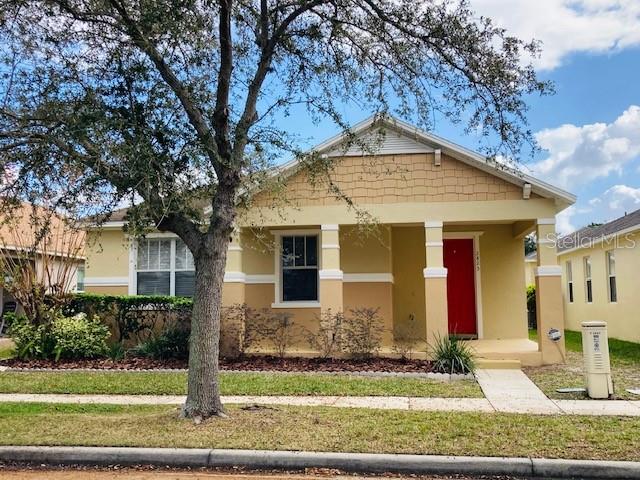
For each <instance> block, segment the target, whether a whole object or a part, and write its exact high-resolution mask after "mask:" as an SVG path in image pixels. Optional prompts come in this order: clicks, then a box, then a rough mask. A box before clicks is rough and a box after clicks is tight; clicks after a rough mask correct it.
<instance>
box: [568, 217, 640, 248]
mask: <svg viewBox="0 0 640 480" xmlns="http://www.w3.org/2000/svg"><path fill="white" fill-rule="evenodd" d="M636 230H640V209H638V210H636V211H634V212H631V213H628V214H625V215H624V216H622V217H620V218H616V219H615V220H612V221H610V222H608V223H604V224H602V225H598V226H597V227H584V228H581V229H580V230H576V231H575V232H573V233H570V234H569V235H565V236H564V237H562V238H560V239H559V240H558V247H557V250H558V253H568V252H570V251H573V250H578V249H580V248H588V247H591V246H592V245H594V244H597V243H600V242H601V241H603V240H605V239H607V238H609V237H612V236H615V235H620V234H623V233H630V232H633V231H636Z"/></svg>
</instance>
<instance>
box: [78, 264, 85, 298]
mask: <svg viewBox="0 0 640 480" xmlns="http://www.w3.org/2000/svg"><path fill="white" fill-rule="evenodd" d="M76 292H84V265H78V268H77V269H76Z"/></svg>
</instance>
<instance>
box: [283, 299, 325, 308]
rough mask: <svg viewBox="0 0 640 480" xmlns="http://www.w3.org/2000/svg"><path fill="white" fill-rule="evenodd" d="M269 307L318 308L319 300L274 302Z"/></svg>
mask: <svg viewBox="0 0 640 480" xmlns="http://www.w3.org/2000/svg"><path fill="white" fill-rule="evenodd" d="M271 308H320V302H313V301H309V302H274V303H272V304H271Z"/></svg>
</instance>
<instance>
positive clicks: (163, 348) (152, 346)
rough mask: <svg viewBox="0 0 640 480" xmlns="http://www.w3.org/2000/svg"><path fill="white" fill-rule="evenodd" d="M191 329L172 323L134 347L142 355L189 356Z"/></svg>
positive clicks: (163, 356)
mask: <svg viewBox="0 0 640 480" xmlns="http://www.w3.org/2000/svg"><path fill="white" fill-rule="evenodd" d="M189 335H190V332H189V329H188V328H185V327H184V326H182V325H171V326H169V327H167V328H166V329H165V330H164V331H163V332H162V333H161V334H160V335H157V336H155V335H152V336H151V337H149V338H148V339H147V340H145V341H144V342H142V343H140V344H139V345H138V346H137V347H135V348H134V349H133V351H134V353H135V354H137V355H140V356H142V357H149V358H154V359H156V360H166V359H170V358H175V359H179V360H182V359H187V358H189Z"/></svg>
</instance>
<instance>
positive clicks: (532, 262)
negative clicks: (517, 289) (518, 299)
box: [524, 252, 538, 286]
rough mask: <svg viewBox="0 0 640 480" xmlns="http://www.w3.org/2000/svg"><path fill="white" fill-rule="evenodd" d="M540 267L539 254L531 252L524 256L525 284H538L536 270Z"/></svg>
mask: <svg viewBox="0 0 640 480" xmlns="http://www.w3.org/2000/svg"><path fill="white" fill-rule="evenodd" d="M537 267H538V252H530V253H528V254H526V255H525V256H524V284H525V285H526V286H529V285H535V284H536V268H537Z"/></svg>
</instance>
